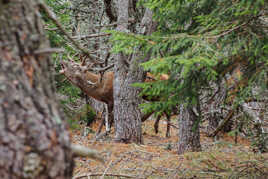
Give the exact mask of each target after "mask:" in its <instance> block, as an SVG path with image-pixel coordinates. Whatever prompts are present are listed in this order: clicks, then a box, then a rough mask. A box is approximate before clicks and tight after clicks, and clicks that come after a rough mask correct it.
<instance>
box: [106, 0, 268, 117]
mask: <svg viewBox="0 0 268 179" xmlns="http://www.w3.org/2000/svg"><path fill="white" fill-rule="evenodd" d="M141 3H143V4H144V5H145V6H147V7H149V8H150V9H152V10H153V11H154V16H155V20H156V21H158V23H159V26H158V31H157V32H155V33H154V34H153V35H151V36H142V35H134V34H130V33H128V34H124V33H119V32H112V33H113V37H112V39H111V42H112V43H113V45H114V46H113V50H114V52H124V53H131V52H133V51H134V50H135V49H137V48H139V49H141V50H142V51H143V52H144V54H145V55H146V54H147V53H151V54H152V58H151V60H150V61H148V62H146V63H144V64H143V67H144V68H145V69H146V70H148V71H150V72H152V73H154V74H155V75H159V74H163V73H164V74H168V75H169V76H170V77H169V80H167V81H159V82H157V83H144V84H139V85H136V86H139V87H142V88H143V94H144V93H145V94H146V95H149V96H151V97H153V96H161V97H162V99H163V100H161V101H158V102H152V103H151V104H148V103H146V104H143V105H142V107H143V109H144V111H145V112H149V111H155V110H156V111H163V110H170V109H172V108H173V107H175V106H177V105H178V104H181V103H187V104H196V103H197V102H198V98H199V95H200V93H201V92H202V89H203V88H204V87H206V88H207V87H209V84H211V83H213V82H217V81H221V80H222V79H223V78H225V77H226V75H228V74H231V73H232V70H233V69H234V68H235V67H236V66H237V65H241V66H243V70H244V71H243V73H241V76H239V79H238V81H236V82H235V87H234V88H235V89H236V90H234V91H235V94H233V96H234V98H235V99H236V102H237V104H239V103H242V102H243V101H244V100H245V99H248V98H249V97H251V96H252V95H253V94H252V87H254V86H261V87H264V88H266V87H267V75H266V69H267V60H268V59H267V57H268V36H267V33H268V30H267V26H268V20H267V15H268V14H267V12H268V2H267V1H265V0H236V1H230V0H223V1H210V0H144V1H141Z"/></svg>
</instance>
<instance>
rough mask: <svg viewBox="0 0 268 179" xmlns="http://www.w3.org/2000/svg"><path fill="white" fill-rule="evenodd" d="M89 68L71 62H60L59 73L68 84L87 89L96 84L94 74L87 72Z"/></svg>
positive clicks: (96, 80)
mask: <svg viewBox="0 0 268 179" xmlns="http://www.w3.org/2000/svg"><path fill="white" fill-rule="evenodd" d="M89 69H90V66H85V65H82V64H80V63H77V62H74V61H73V60H69V61H62V62H61V71H60V73H61V74H63V75H64V76H65V77H66V78H67V79H68V80H69V81H70V82H72V83H73V84H74V85H76V86H79V87H80V88H82V87H87V88H90V87H91V88H93V87H95V85H96V83H97V82H98V79H97V78H98V77H97V75H96V74H94V73H91V72H89Z"/></svg>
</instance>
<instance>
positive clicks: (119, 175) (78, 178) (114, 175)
mask: <svg viewBox="0 0 268 179" xmlns="http://www.w3.org/2000/svg"><path fill="white" fill-rule="evenodd" d="M102 175H103V173H86V174H81V175H79V176H74V177H73V179H80V178H84V177H87V178H88V177H91V176H102ZM105 176H111V177H125V178H138V179H144V178H140V177H136V176H131V175H125V174H113V173H106V174H105Z"/></svg>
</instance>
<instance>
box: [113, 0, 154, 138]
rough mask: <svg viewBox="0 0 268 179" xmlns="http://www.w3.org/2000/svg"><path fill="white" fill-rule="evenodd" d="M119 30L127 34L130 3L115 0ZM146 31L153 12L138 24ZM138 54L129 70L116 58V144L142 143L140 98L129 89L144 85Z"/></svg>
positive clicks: (123, 59)
mask: <svg viewBox="0 0 268 179" xmlns="http://www.w3.org/2000/svg"><path fill="white" fill-rule="evenodd" d="M117 3H118V4H117V7H118V27H117V30H118V31H121V32H127V31H128V18H129V14H128V13H129V12H128V9H129V1H128V0H118V1H117ZM141 26H143V27H144V28H145V29H146V30H145V31H144V32H143V34H145V33H146V34H150V33H151V32H152V31H153V30H152V29H153V28H155V25H154V23H153V22H152V12H151V11H150V10H148V9H147V10H146V12H145V14H144V17H143V19H142V22H141ZM139 57H140V55H139V53H138V52H137V53H135V54H133V56H132V60H131V62H130V64H129V67H128V62H127V61H126V60H127V59H126V56H125V55H123V54H118V55H117V61H116V63H115V72H114V74H115V76H114V120H115V141H117V142H125V143H129V142H135V143H142V142H143V141H142V128H141V122H142V117H143V116H142V113H141V111H140V109H139V107H138V105H139V104H140V103H141V97H139V92H140V89H138V88H135V87H132V86H131V85H132V84H133V83H137V82H143V81H144V79H145V76H146V73H145V72H144V70H143V69H142V68H141V67H140V65H139V64H140V63H142V62H144V61H146V60H147V59H148V57H147V58H144V57H143V59H142V60H139Z"/></svg>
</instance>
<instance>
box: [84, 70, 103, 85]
mask: <svg viewBox="0 0 268 179" xmlns="http://www.w3.org/2000/svg"><path fill="white" fill-rule="evenodd" d="M99 78H100V75H97V74H95V73H92V72H87V73H86V80H87V81H91V82H92V83H97V82H98V81H99Z"/></svg>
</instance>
